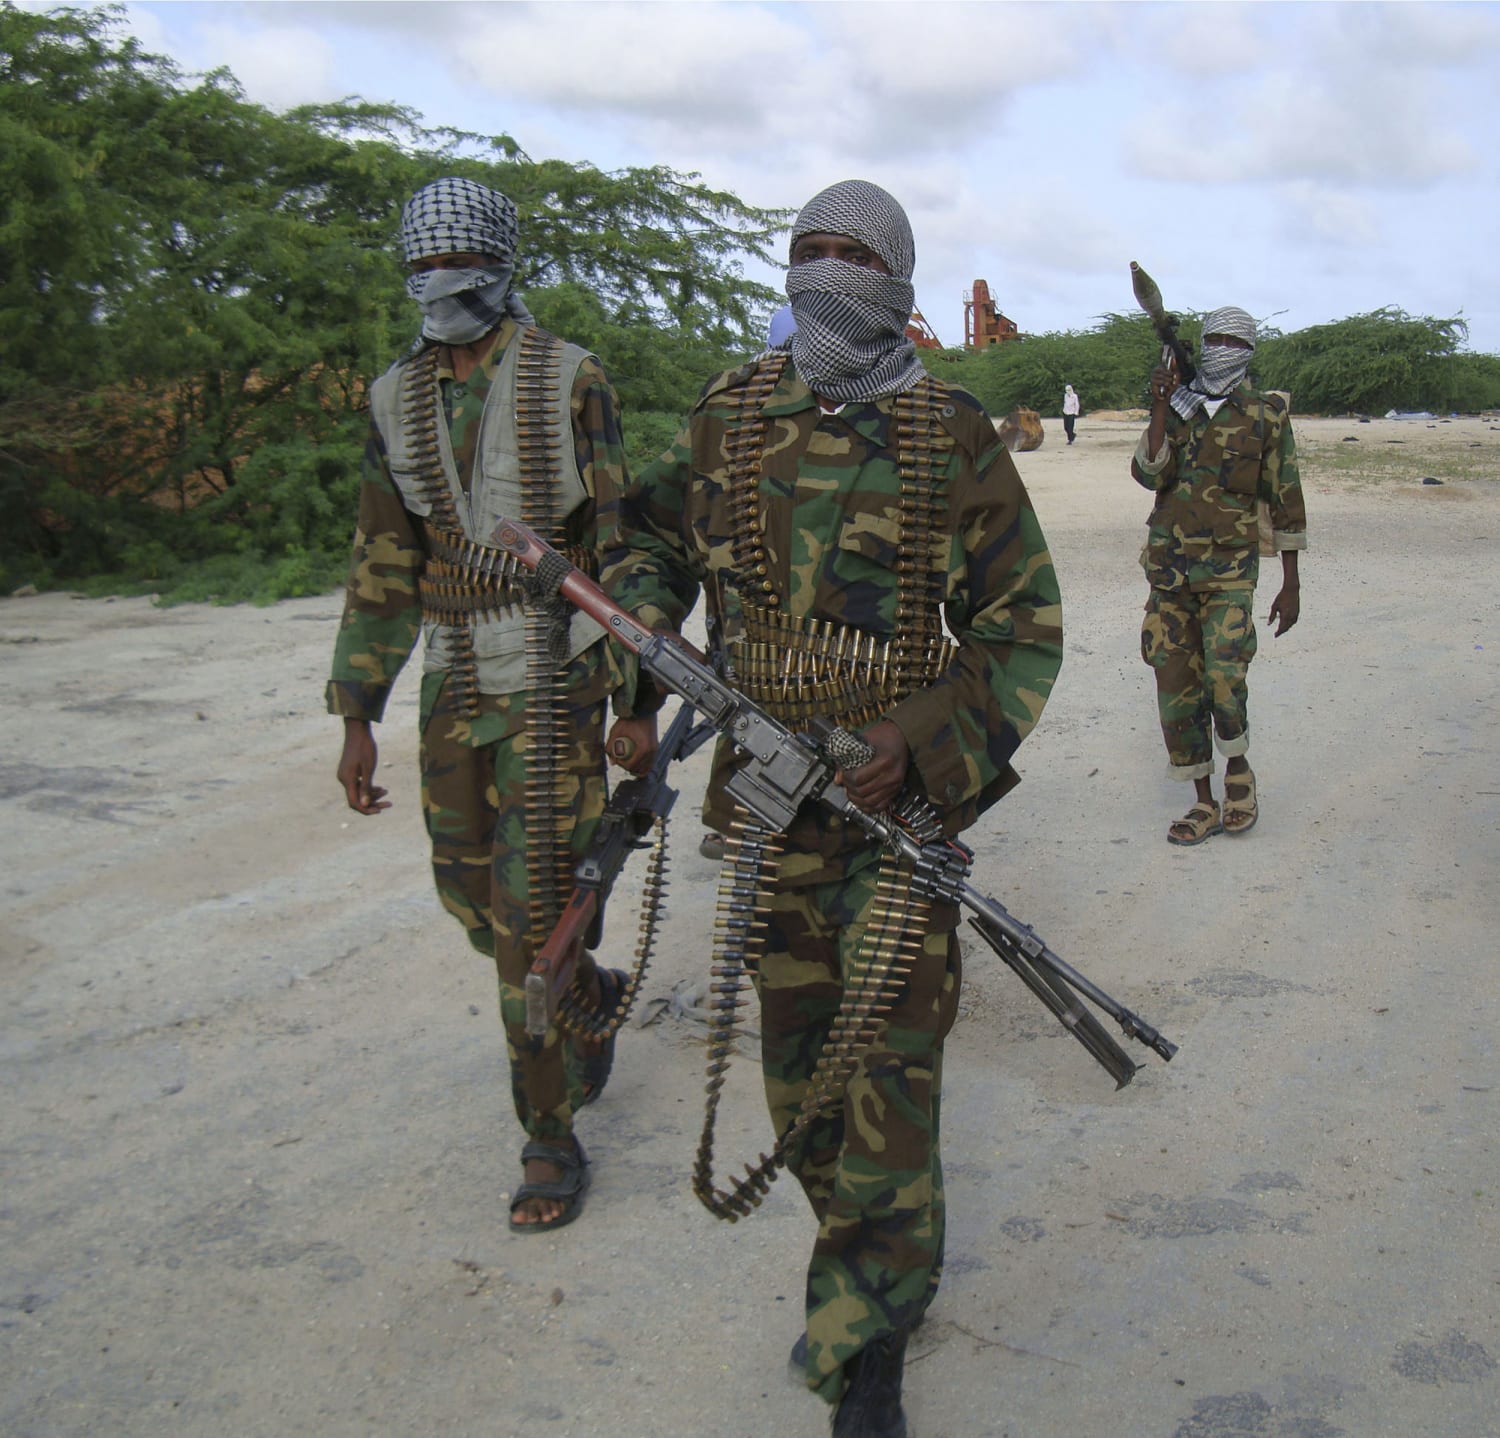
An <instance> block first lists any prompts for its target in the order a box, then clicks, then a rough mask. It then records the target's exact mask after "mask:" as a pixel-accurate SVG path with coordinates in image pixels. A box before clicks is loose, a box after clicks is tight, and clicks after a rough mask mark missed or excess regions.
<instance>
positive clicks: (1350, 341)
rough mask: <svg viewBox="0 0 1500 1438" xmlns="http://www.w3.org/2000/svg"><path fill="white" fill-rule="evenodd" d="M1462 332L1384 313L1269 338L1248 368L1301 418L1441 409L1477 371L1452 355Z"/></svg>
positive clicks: (1438, 322) (1457, 326) (1442, 322)
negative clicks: (1285, 397)
mask: <svg viewBox="0 0 1500 1438" xmlns="http://www.w3.org/2000/svg"><path fill="white" fill-rule="evenodd" d="M1468 333H1469V331H1468V326H1467V325H1465V324H1464V322H1463V321H1462V320H1461V319H1457V318H1455V319H1432V318H1431V317H1423V318H1417V317H1415V316H1413V315H1409V314H1407V313H1406V311H1405V310H1399V309H1392V308H1386V309H1381V310H1375V311H1373V312H1372V313H1370V314H1365V315H1351V316H1350V317H1349V318H1348V319H1343V320H1336V321H1334V322H1333V323H1332V324H1326V325H1312V326H1310V327H1309V328H1307V329H1303V330H1297V331H1296V332H1295V333H1293V334H1288V335H1280V336H1277V337H1273V338H1272V339H1270V340H1268V341H1267V342H1266V343H1264V344H1262V345H1261V346H1260V347H1259V348H1258V349H1257V351H1256V356H1255V359H1256V366H1255V367H1256V372H1257V374H1258V375H1259V376H1260V378H1261V380H1262V382H1263V383H1265V384H1266V385H1268V386H1270V387H1271V388H1273V389H1284V390H1287V391H1289V392H1290V393H1291V395H1292V398H1293V402H1294V403H1295V405H1296V407H1297V408H1298V409H1299V410H1301V411H1303V412H1304V413H1313V414H1344V413H1349V412H1355V413H1361V414H1383V413H1385V411H1387V410H1389V409H1408V410H1410V409H1433V410H1447V409H1451V408H1454V407H1456V402H1457V397H1458V394H1459V392H1460V390H1461V389H1463V388H1464V387H1465V377H1466V375H1467V376H1473V375H1474V374H1475V373H1476V371H1475V369H1474V367H1473V366H1472V364H1466V363H1465V361H1466V360H1472V359H1473V358H1474V357H1473V356H1463V355H1460V353H1459V346H1460V345H1461V344H1462V343H1463V341H1464V340H1466V339H1467V338H1468ZM1479 388H1480V389H1482V384H1481V385H1480V386H1479ZM1491 402H1493V400H1491Z"/></svg>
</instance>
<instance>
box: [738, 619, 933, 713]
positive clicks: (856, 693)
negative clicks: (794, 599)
mask: <svg viewBox="0 0 1500 1438" xmlns="http://www.w3.org/2000/svg"><path fill="white" fill-rule="evenodd" d="M741 623H742V627H741V630H740V632H739V633H738V634H737V635H735V636H734V637H733V638H732V639H730V640H729V641H728V644H727V646H726V648H727V654H728V660H729V665H730V668H731V671H732V672H733V674H734V678H735V682H736V683H737V684H738V685H739V687H740V688H741V689H742V690H743V691H744V693H745V694H746V696H747V697H748V698H750V699H751V700H753V701H754V702H755V703H756V704H759V705H761V707H762V708H764V709H766V710H768V711H769V712H770V713H771V714H772V715H773V716H774V717H775V718H777V719H779V720H781V722H782V723H783V724H786V725H788V726H790V727H791V728H794V729H797V728H805V727H806V725H807V724H808V723H809V722H810V721H811V720H813V719H815V718H817V717H819V716H822V717H824V718H827V719H829V720H831V721H832V722H833V723H835V724H837V725H838V726H839V727H841V728H863V727H864V726H866V725H868V724H873V723H874V722H875V721H876V720H877V719H879V718H880V717H881V715H883V714H884V713H886V711H887V710H889V709H890V708H891V707H892V706H893V705H895V704H897V703H899V702H900V701H901V700H902V699H904V698H905V697H906V696H907V695H908V694H910V693H911V692H912V691H913V690H914V689H920V688H923V687H925V686H926V685H928V684H931V683H932V682H933V680H935V679H936V678H937V677H938V675H939V674H941V673H942V672H943V670H944V669H946V668H947V667H948V665H949V664H950V663H951V662H952V660H953V654H954V647H953V644H952V643H951V642H950V641H949V640H947V639H945V638H944V637H943V636H942V634H941V633H938V632H935V631H932V630H928V631H926V632H924V633H922V634H921V635H920V636H919V645H918V646H914V645H913V644H912V642H911V637H910V636H908V640H907V642H906V643H904V644H902V643H899V642H898V641H897V640H895V639H880V638H877V637H876V636H875V635H873V634H868V633H866V632H865V631H863V630H860V629H855V628H854V627H853V626H851V625H847V624H838V623H836V622H834V621H832V620H827V619H813V618H808V617H803V618H800V619H799V618H796V617H794V616H793V615H790V614H787V613H786V612H785V611H784V610H781V609H770V608H762V607H761V606H759V605H748V604H747V605H745V606H743V608H742V611H741Z"/></svg>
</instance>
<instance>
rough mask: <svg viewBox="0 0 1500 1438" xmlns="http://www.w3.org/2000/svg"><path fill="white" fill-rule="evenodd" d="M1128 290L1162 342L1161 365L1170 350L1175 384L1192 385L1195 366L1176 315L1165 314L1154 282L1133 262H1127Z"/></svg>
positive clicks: (1195, 372) (1195, 370) (1195, 371)
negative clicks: (1147, 316)
mask: <svg viewBox="0 0 1500 1438" xmlns="http://www.w3.org/2000/svg"><path fill="white" fill-rule="evenodd" d="M1130 288H1131V289H1132V290H1133V291H1134V292H1135V301H1136V303H1137V304H1138V305H1139V306H1140V307H1141V308H1142V309H1143V310H1145V312H1146V313H1147V315H1149V316H1150V318H1151V327H1152V328H1153V329H1154V330H1155V331H1156V336H1157V338H1158V339H1159V340H1160V341H1161V342H1162V345H1163V351H1162V361H1163V363H1165V361H1166V357H1167V354H1166V352H1167V351H1168V350H1170V351H1171V354H1172V358H1173V359H1175V360H1176V361H1177V383H1178V384H1191V383H1192V382H1193V378H1194V376H1196V375H1197V373H1198V367H1197V365H1195V364H1194V363H1193V352H1192V351H1191V350H1190V349H1189V348H1188V347H1187V344H1186V342H1185V341H1184V340H1183V338H1182V336H1181V335H1179V334H1178V333H1177V326H1178V324H1179V323H1180V321H1179V320H1178V318H1177V316H1176V315H1173V314H1168V313H1167V311H1166V308H1165V306H1163V304H1162V299H1161V290H1160V289H1158V288H1157V284H1156V281H1155V280H1153V279H1152V278H1151V276H1150V275H1148V274H1147V273H1146V272H1145V270H1143V269H1142V268H1141V267H1140V266H1139V265H1138V264H1136V262H1135V261H1134V260H1131V262H1130Z"/></svg>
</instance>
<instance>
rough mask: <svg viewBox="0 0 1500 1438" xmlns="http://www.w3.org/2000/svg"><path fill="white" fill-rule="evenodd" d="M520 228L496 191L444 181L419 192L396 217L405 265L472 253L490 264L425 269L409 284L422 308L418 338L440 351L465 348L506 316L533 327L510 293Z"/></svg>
mask: <svg viewBox="0 0 1500 1438" xmlns="http://www.w3.org/2000/svg"><path fill="white" fill-rule="evenodd" d="M518 235H519V226H518V224H517V222H516V207H515V205H513V204H512V203H511V202H510V200H508V199H507V198H506V197H505V196H504V195H502V194H501V193H500V192H499V191H498V190H491V189H488V188H486V187H485V186H484V185H479V184H476V183H475V182H474V181H473V180H464V179H460V178H458V177H457V176H449V177H447V178H445V179H441V180H434V181H433V182H432V183H431V184H430V185H424V186H423V187H422V188H421V189H420V190H418V191H417V193H416V194H415V195H413V196H412V197H411V199H409V200H408V201H407V202H406V205H405V208H404V209H403V210H402V211H401V253H402V256H403V257H404V258H405V260H406V262H407V263H408V264H410V263H411V262H412V261H413V260H425V259H430V258H432V257H433V256H434V255H462V254H476V255H485V256H488V257H490V258H491V260H492V263H490V264H487V265H484V266H475V267H471V268H466V269H461V270H425V271H422V272H421V273H418V274H413V275H408V276H407V278H406V293H407V294H408V295H410V296H411V298H412V299H414V300H415V301H416V302H417V304H418V305H420V306H421V309H422V334H423V336H424V337H425V338H426V339H430V340H437V341H439V342H440V343H443V344H469V343H471V342H472V341H474V340H477V339H479V338H480V337H481V336H483V335H486V334H488V333H489V332H490V331H491V330H492V329H494V328H495V326H496V325H498V324H499V323H500V321H501V320H502V319H503V318H504V317H505V316H506V315H507V314H509V315H510V316H511V317H512V318H514V319H515V320H516V321H517V322H518V323H519V324H523V325H532V324H535V323H536V321H535V319H534V318H533V317H532V315H531V312H530V311H529V310H528V309H527V308H526V305H525V304H524V302H523V301H522V299H521V297H520V295H518V294H516V293H515V291H514V290H512V289H511V287H510V284H511V278H512V276H513V275H514V274H515V256H516V240H517V238H518Z"/></svg>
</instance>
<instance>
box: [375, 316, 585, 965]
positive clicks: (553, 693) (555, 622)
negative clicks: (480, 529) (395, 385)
mask: <svg viewBox="0 0 1500 1438" xmlns="http://www.w3.org/2000/svg"><path fill="white" fill-rule="evenodd" d="M517 343H518V344H519V345H520V351H519V353H518V355H517V366H516V405H515V415H514V419H513V422H514V425H515V433H516V447H517V452H518V455H519V458H520V480H521V488H522V493H523V494H524V496H525V498H524V499H523V501H522V504H521V513H520V515H519V518H520V519H521V520H522V521H523V522H524V523H526V524H528V525H530V526H531V528H532V529H534V530H535V531H536V532H537V533H538V534H540V535H541V536H542V537H543V538H544V539H547V540H548V541H550V542H555V541H557V540H559V539H560V538H561V534H560V528H561V519H562V517H561V516H560V515H559V514H558V513H557V482H558V478H559V475H560V473H561V461H562V451H563V436H562V435H561V434H560V433H559V431H558V421H557V393H558V388H559V386H560V384H561V382H562V356H563V344H562V341H561V340H558V339H555V338H554V337H553V336H552V335H549V334H547V333H546V331H544V330H539V329H536V328H534V327H533V328H528V329H526V330H524V331H523V332H522V334H521V336H520V338H519V340H518V341H517ZM438 356H439V347H438V346H437V345H429V346H427V347H426V348H425V349H424V350H422V352H421V353H420V354H418V355H416V356H414V357H413V359H412V360H411V361H410V362H409V363H408V364H407V366H406V369H405V371H404V372H403V375H402V387H401V405H402V410H401V417H402V424H403V425H404V426H405V430H406V433H407V434H408V436H409V437H410V443H411V452H412V459H413V467H414V469H415V470H416V475H415V479H416V483H417V487H418V489H419V491H420V493H421V495H422V497H423V499H425V500H426V502H427V503H428V505H429V506H430V507H431V514H430V515H429V518H428V526H427V532H428V537H429V540H430V541H431V557H430V558H429V561H428V566H427V567H428V568H429V570H430V573H429V574H428V575H427V576H426V577H425V578H424V579H423V581H422V584H421V589H420V593H421V600H422V612H423V616H424V617H425V618H430V619H435V620H437V621H438V622H439V623H443V624H448V625H451V627H452V636H453V639H452V644H453V680H454V682H455V683H456V684H457V685H458V703H459V710H460V713H462V714H463V715H464V717H466V718H470V719H472V718H474V717H475V716H476V715H477V714H478V713H479V661H478V658H477V656H476V655H475V653H474V625H473V621H474V619H475V618H476V617H478V616H480V615H484V614H499V613H504V612H506V611H507V610H511V609H514V607H515V606H516V605H517V604H521V605H522V606H523V612H524V614H525V616H526V687H527V690H528V691H529V697H528V703H527V710H526V786H525V787H526V820H527V826H528V832H529V837H530V842H529V843H528V845H527V858H526V869H527V879H528V893H529V899H530V920H531V930H532V933H533V934H537V935H542V934H546V933H547V932H549V931H550V929H551V928H552V926H553V925H554V924H555V923H556V922H557V917H558V914H559V913H560V912H561V909H562V903H563V900H564V899H565V897H566V895H567V893H568V891H569V888H570V887H571V882H572V863H571V855H570V853H569V849H568V840H569V835H570V832H571V827H572V826H571V824H565V823H564V822H563V818H564V816H566V815H567V814H569V813H570V812H571V805H570V804H569V802H568V798H569V796H568V794H567V793H565V792H564V786H563V766H562V756H563V751H564V746H565V745H566V744H567V743H568V741H569V739H570V737H571V736H570V735H569V734H568V733H567V732H566V727H567V726H566V722H565V719H564V710H563V703H562V697H561V693H560V690H559V687H558V682H557V681H558V675H559V671H560V669H561V667H562V664H563V661H564V660H565V659H566V657H567V638H568V621H569V617H570V616H569V614H568V613H564V612H562V610H563V609H565V608H566V605H565V603H564V602H563V601H561V600H557V599H556V597H555V596H554V599H553V602H550V603H547V602H536V601H533V600H531V599H530V598H529V595H528V594H527V593H526V592H525V591H524V590H522V589H521V587H520V586H519V585H518V584H517V582H516V580H517V576H516V573H515V568H514V566H513V565H509V564H508V563H507V557H506V556H502V555H499V554H497V553H496V552H495V551H492V550H489V549H488V548H487V546H484V545H481V544H478V543H476V542H475V541H473V540H471V539H469V538H467V537H466V536H465V535H464V532H463V524H462V523H461V522H460V520H459V516H458V508H457V506H456V505H455V503H454V499H453V492H452V489H451V487H450V485H449V482H448V475H447V472H446V470H445V469H444V467H443V460H442V450H441V448H440V447H439V437H438V426H439V425H440V424H444V423H446V422H447V421H446V419H445V417H444V415H443V407H442V403H441V399H440V396H439V393H438ZM560 606H561V607H560Z"/></svg>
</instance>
